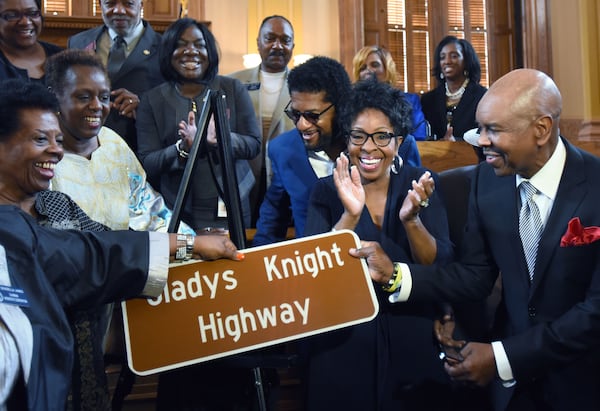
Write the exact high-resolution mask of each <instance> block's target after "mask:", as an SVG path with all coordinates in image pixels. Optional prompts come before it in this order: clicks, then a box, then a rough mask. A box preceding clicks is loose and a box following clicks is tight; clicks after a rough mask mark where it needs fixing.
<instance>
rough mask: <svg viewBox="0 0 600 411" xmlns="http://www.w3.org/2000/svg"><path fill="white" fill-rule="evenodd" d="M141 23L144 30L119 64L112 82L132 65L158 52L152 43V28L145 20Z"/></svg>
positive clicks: (136, 64)
mask: <svg viewBox="0 0 600 411" xmlns="http://www.w3.org/2000/svg"><path fill="white" fill-rule="evenodd" d="M143 24H144V32H143V33H142V36H141V37H140V40H139V41H138V43H137V44H136V46H135V48H134V49H133V50H131V53H130V54H129V56H127V58H126V59H125V62H124V63H123V66H121V69H120V70H119V71H118V73H117V74H116V76H115V79H114V80H113V82H115V81H116V80H117V79H118V78H120V77H122V76H123V75H125V74H126V73H127V72H128V71H130V70H131V69H133V68H134V67H136V66H138V65H140V64H143V63H142V62H143V61H144V60H148V59H149V58H151V57H152V55H153V54H155V53H158V49H157V48H156V45H155V44H154V36H152V35H150V34H151V32H152V31H153V30H152V28H151V27H150V26H148V24H147V23H146V22H144V23H143Z"/></svg>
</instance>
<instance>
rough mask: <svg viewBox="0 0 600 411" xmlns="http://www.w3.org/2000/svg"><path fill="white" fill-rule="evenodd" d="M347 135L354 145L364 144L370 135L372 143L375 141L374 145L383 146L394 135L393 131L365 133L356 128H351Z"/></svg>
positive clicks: (388, 142)
mask: <svg viewBox="0 0 600 411" xmlns="http://www.w3.org/2000/svg"><path fill="white" fill-rule="evenodd" d="M348 137H349V138H350V142H351V143H352V144H354V145H355V146H362V145H363V144H365V143H366V142H367V140H368V139H369V137H371V140H373V143H375V145H376V146H377V147H385V146H387V145H388V144H390V141H392V138H394V137H396V136H395V135H394V133H390V132H387V133H386V132H383V131H380V132H377V133H372V134H369V133H365V132H364V131H358V130H352V131H351V132H350V133H349V134H348ZM398 138H400V139H403V138H404V137H400V136H398Z"/></svg>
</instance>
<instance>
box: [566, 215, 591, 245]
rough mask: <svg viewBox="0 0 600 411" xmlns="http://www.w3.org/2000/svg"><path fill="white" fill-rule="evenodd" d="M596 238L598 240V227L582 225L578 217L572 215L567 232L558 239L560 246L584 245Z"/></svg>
mask: <svg viewBox="0 0 600 411" xmlns="http://www.w3.org/2000/svg"><path fill="white" fill-rule="evenodd" d="M598 240H600V227H593V226H592V227H584V226H582V225H581V221H580V220H579V217H574V218H572V219H571V220H570V221H569V226H568V227H567V232H566V233H565V234H564V235H563V236H562V238H561V239H560V246H561V247H571V246H577V245H586V244H591V243H593V242H594V241H598Z"/></svg>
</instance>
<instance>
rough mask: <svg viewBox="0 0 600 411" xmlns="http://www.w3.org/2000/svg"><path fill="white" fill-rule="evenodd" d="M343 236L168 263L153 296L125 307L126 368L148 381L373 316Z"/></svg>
mask: <svg viewBox="0 0 600 411" xmlns="http://www.w3.org/2000/svg"><path fill="white" fill-rule="evenodd" d="M358 246H360V242H359V239H358V237H357V236H356V234H354V233H353V232H352V231H348V230H340V231H335V232H330V233H326V234H320V235H316V236H311V237H305V238H301V239H297V240H291V241H285V242H281V243H276V244H272V245H268V246H263V247H256V248H249V249H246V250H244V254H245V255H246V258H245V259H244V260H243V261H231V260H217V261H195V262H186V263H178V264H172V265H171V266H170V268H169V279H168V281H167V285H166V286H165V289H164V291H163V293H162V294H161V295H160V296H159V297H158V298H156V299H135V300H129V301H125V302H123V304H122V306H123V319H124V323H125V339H126V343H127V356H128V362H129V367H130V368H131V369H132V370H133V371H134V372H135V373H137V374H139V375H148V374H153V373H156V372H161V371H166V370H170V369H174V368H179V367H183V366H186V365H190V364H195V363H199V362H203V361H208V360H211V359H215V358H220V357H225V356H229V355H233V354H238V353H242V352H245V351H249V350H254V349H257V348H262V347H267V346H270V345H274V344H279V343H282V342H285V341H290V340H294V339H298V338H301V337H306V336H309V335H314V334H318V333H322V332H326V331H329V330H334V329H337V328H342V327H347V326H350V325H354V324H359V323H362V322H366V321H370V320H372V319H373V318H374V317H375V315H377V312H378V310H379V305H378V303H377V298H376V296H375V291H374V289H373V283H372V282H371V278H370V277H369V273H368V269H367V266H366V263H365V262H364V261H363V260H362V259H357V258H354V257H351V256H350V255H349V254H348V249H349V248H352V247H358Z"/></svg>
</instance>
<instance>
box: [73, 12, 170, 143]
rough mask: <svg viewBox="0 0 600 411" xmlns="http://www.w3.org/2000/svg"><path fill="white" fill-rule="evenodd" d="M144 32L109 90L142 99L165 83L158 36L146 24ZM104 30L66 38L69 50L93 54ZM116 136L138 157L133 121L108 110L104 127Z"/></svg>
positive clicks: (99, 27)
mask: <svg viewBox="0 0 600 411" xmlns="http://www.w3.org/2000/svg"><path fill="white" fill-rule="evenodd" d="M143 24H144V32H143V34H142V37H141V38H140V40H139V42H138V43H137V45H136V46H135V48H134V49H133V50H132V51H131V53H130V54H129V56H127V59H126V60H125V63H123V66H122V67H121V69H120V70H119V71H118V72H117V74H116V75H115V76H113V78H111V79H110V82H111V84H112V89H113V90H115V89H119V88H125V89H127V90H129V91H131V92H133V93H135V94H137V95H138V97H140V98H141V96H142V94H143V93H144V92H146V91H148V90H150V89H151V88H153V87H156V86H157V85H159V84H161V83H162V82H164V81H165V80H164V78H163V76H162V74H161V73H160V68H159V64H158V49H159V47H160V42H161V36H160V34H158V33H157V32H155V31H154V30H153V29H152V27H151V26H150V24H149V23H148V22H146V21H144V22H143ZM106 30H107V28H106V26H98V27H94V28H92V29H89V30H86V31H83V32H81V33H78V34H76V35H74V36H73V37H71V38H69V41H68V43H67V45H68V47H69V48H76V49H85V50H91V51H94V52H96V49H97V47H96V45H97V43H98V41H99V40H100V36H102V34H104V32H105V31H106ZM104 125H105V126H107V127H110V128H112V129H113V130H115V131H116V132H117V134H119V135H120V136H121V137H123V139H125V141H126V142H127V144H129V147H131V149H132V150H133V151H134V152H136V153H137V134H136V129H135V120H133V119H130V118H128V117H123V116H121V115H119V113H118V112H117V111H116V110H111V112H110V114H109V116H108V119H107V120H106V123H105V124H104Z"/></svg>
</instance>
